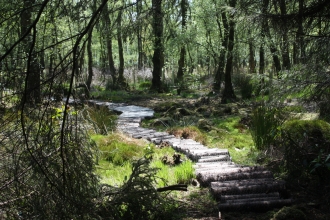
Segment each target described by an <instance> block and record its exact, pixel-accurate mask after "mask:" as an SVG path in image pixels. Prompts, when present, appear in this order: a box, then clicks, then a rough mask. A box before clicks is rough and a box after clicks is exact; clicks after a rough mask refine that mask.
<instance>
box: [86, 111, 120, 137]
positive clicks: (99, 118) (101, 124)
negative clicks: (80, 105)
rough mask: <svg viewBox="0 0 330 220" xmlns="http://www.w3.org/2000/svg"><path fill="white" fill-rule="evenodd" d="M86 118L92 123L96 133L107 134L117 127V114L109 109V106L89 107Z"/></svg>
mask: <svg viewBox="0 0 330 220" xmlns="http://www.w3.org/2000/svg"><path fill="white" fill-rule="evenodd" d="M84 118H85V119H86V120H87V121H88V122H89V123H90V124H91V125H92V127H93V130H94V132H95V133H96V134H102V135H107V134H108V133H109V132H111V131H114V130H115V127H116V119H117V115H115V114H114V113H113V112H111V111H110V110H109V108H108V107H107V106H100V107H96V106H95V107H87V108H86V109H85V111H84Z"/></svg>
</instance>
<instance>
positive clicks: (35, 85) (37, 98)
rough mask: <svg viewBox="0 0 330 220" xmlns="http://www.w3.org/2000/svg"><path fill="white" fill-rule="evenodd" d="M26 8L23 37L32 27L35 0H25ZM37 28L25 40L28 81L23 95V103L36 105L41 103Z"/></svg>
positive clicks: (24, 11)
mask: <svg viewBox="0 0 330 220" xmlns="http://www.w3.org/2000/svg"><path fill="white" fill-rule="evenodd" d="M23 3H24V7H23V9H22V12H21V36H23V35H25V34H26V32H27V31H28V29H29V28H30V26H31V25H32V8H33V7H32V6H33V4H34V3H35V0H24V2H23ZM36 31H37V30H36V28H33V30H32V33H29V34H28V35H27V36H26V37H25V39H24V40H23V45H24V46H23V50H24V55H26V56H27V57H25V58H26V65H27V66H26V68H27V69H26V79H25V93H24V95H23V100H22V101H23V103H24V102H26V103H27V104H30V105H34V104H38V103H41V89H40V67H39V63H38V57H37V55H36V53H35V50H34V48H35V43H36V36H35V35H36Z"/></svg>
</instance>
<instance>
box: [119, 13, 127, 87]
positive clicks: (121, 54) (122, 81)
mask: <svg viewBox="0 0 330 220" xmlns="http://www.w3.org/2000/svg"><path fill="white" fill-rule="evenodd" d="M121 21H122V10H120V11H119V12H118V17H117V41H118V55H119V68H118V82H117V83H118V86H119V88H126V87H127V83H126V80H125V77H124V49H123V38H122V31H121Z"/></svg>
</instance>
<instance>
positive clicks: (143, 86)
mask: <svg viewBox="0 0 330 220" xmlns="http://www.w3.org/2000/svg"><path fill="white" fill-rule="evenodd" d="M150 87H151V81H143V82H141V83H140V84H139V88H140V89H143V90H146V89H149V88H150Z"/></svg>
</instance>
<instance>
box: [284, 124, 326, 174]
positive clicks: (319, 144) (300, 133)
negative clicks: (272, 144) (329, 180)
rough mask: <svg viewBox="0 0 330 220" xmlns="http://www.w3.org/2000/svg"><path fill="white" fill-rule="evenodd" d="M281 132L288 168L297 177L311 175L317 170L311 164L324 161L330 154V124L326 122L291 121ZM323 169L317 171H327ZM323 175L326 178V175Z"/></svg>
mask: <svg viewBox="0 0 330 220" xmlns="http://www.w3.org/2000/svg"><path fill="white" fill-rule="evenodd" d="M281 130H282V132H281V137H280V138H279V141H280V144H281V145H282V148H283V149H284V157H285V162H286V168H287V170H288V171H289V173H290V174H292V175H294V176H295V177H300V176H302V175H309V173H310V171H311V170H312V169H313V168H315V167H311V164H312V165H313V164H314V165H316V164H317V161H324V160H325V159H326V157H327V156H328V155H329V154H330V124H329V123H327V122H325V121H322V120H291V121H288V122H286V123H285V124H283V126H282V129H281ZM318 158H319V159H318ZM313 161H314V163H313ZM321 168H322V167H319V168H317V169H315V171H316V172H321V171H325V170H322V169H321ZM323 168H324V167H323ZM326 170H327V169H326ZM322 173H323V172H322ZM328 173H329V172H328ZM322 175H323V178H325V176H324V173H323V174H322Z"/></svg>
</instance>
